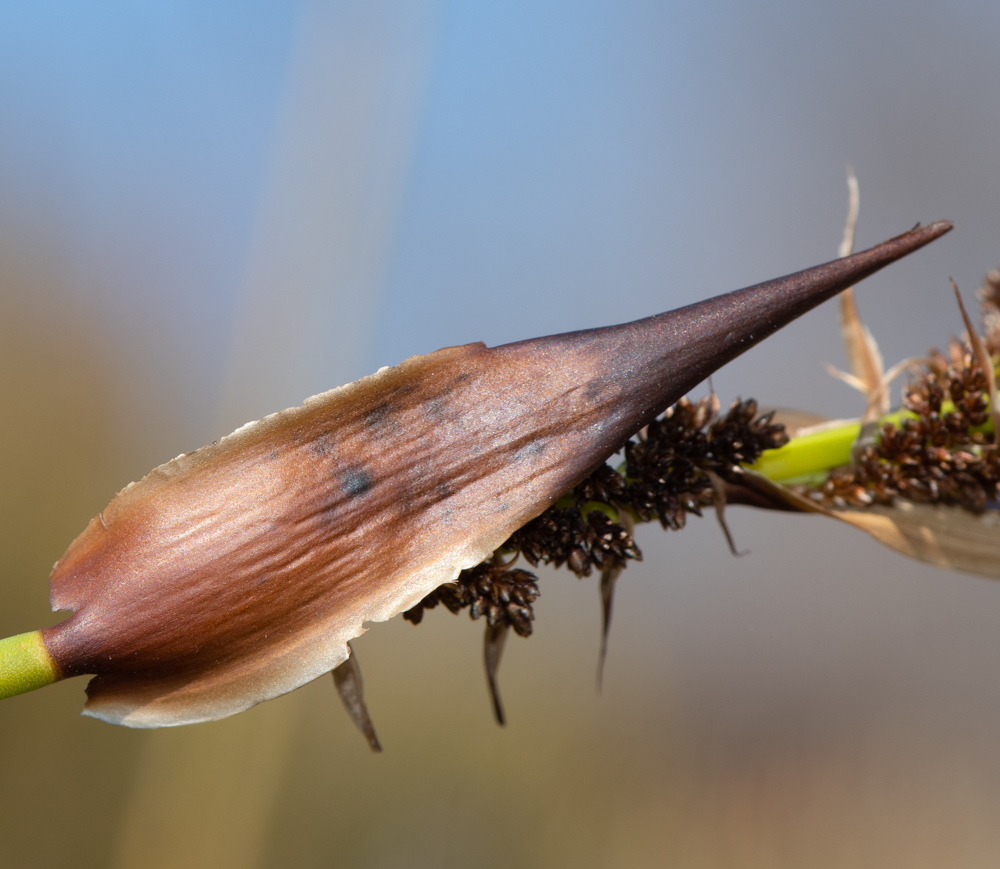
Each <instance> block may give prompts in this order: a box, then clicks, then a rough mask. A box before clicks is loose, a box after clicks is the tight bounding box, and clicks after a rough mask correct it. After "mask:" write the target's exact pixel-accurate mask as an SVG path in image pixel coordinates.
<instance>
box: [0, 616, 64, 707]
mask: <svg viewBox="0 0 1000 869" xmlns="http://www.w3.org/2000/svg"><path fill="white" fill-rule="evenodd" d="M61 678H62V673H60V672H59V665H58V664H56V662H55V661H54V660H52V656H51V655H50V654H49V650H48V649H46V648H45V643H44V642H43V641H42V632H41V631H32V632H31V633H28V634H18V635H17V636H16V637H7V638H6V639H3V640H0V700H2V699H3V698H5V697H13V696H14V695H15V694H23V693H24V692H25V691H34V690H35V689H36V688H43V687H44V686H46V685H51V684H52V683H53V682H58V681H59V680H60V679H61Z"/></svg>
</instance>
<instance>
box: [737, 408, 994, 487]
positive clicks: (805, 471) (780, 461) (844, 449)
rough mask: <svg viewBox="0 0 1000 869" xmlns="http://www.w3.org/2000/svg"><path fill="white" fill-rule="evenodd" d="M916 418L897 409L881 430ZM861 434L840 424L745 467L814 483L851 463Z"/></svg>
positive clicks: (988, 428)
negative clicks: (887, 424) (852, 452)
mask: <svg viewBox="0 0 1000 869" xmlns="http://www.w3.org/2000/svg"><path fill="white" fill-rule="evenodd" d="M954 409H955V405H954V404H952V403H951V402H950V401H945V402H942V404H941V413H942V414H945V413H950V412H952V411H953V410H954ZM916 418H917V415H916V414H915V413H912V412H910V411H908V410H900V411H897V412H896V413H890V414H889V415H888V416H883V417H882V419H881V420H880V427H881V426H882V425H884V424H885V423H887V422H891V423H892V424H893V425H894V426H896V427H897V428H898V427H899V426H900V425H901V424H902V422H903V420H905V419H916ZM970 431H972V432H986V433H989V432H992V431H993V424H992V422H990V421H987V422H986V423H985V424H984V425H981V426H976V427H974V428H972V429H970ZM860 433H861V420H851V421H850V422H845V423H844V424H843V425H838V426H835V427H833V428H826V429H823V430H821V431H816V432H812V433H810V434H806V435H802V437H796V438H792V439H791V440H790V441H789V442H788V443H787V444H785V445H784V446H783V447H779V448H778V449H776V450H764V452H763V453H761V456H760V458H759V459H758V460H757V461H756V462H755V463H754V464H752V465H749V466H748V467H749V468H750V469H751V470H753V471H757V473H759V474H763V475H764V476H765V477H767V478H768V479H771V480H774V481H775V482H776V483H785V484H787V485H791V484H794V483H813V482H816V481H817V478H820V477H825V476H826V474H827V473H829V471H831V470H832V469H833V468H839V467H840V466H841V465H846V464H848V463H849V462H850V461H851V447H852V446H853V445H854V442H855V441H856V440H857V438H858V435H859V434H860Z"/></svg>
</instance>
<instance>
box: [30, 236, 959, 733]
mask: <svg viewBox="0 0 1000 869" xmlns="http://www.w3.org/2000/svg"><path fill="white" fill-rule="evenodd" d="M950 228H951V227H950V224H947V223H943V222H942V223H936V224H932V225H931V226H928V227H924V228H920V229H917V230H914V231H913V232H910V233H907V234H906V235H903V236H900V237H899V238H897V239H893V240H891V241H889V242H885V243H884V244H882V245H879V246H877V247H875V248H872V249H871V250H870V251H865V252H863V253H860V254H856V255H855V256H852V257H849V258H846V259H843V260H838V261H835V262H832V263H828V264H826V265H824V266H819V267H817V268H815V269H810V270H807V271H804V272H799V273H797V274H794V275H790V276H788V277H786V278H781V279H778V280H776V281H771V282H768V283H766V284H761V285H758V286H756V287H751V288H747V289H744V290H738V291H736V292H735V293H730V294H728V295H725V296H719V297H717V298H715V299H711V300H708V301H706V302H702V303H699V304H697V305H692V306H689V307H687V308H683V309H680V310H678V311H674V312H671V313H667V314H662V315H659V316H657V317H651V318H648V319H645V320H639V321H636V322H634V323H628V324H625V325H622V326H613V327H608V328H604V329H594V330H589V331H584V332H576V333H570V334H566V335H557V336H552V337H548V338H540V339H535V340H532V341H524V342H519V343H516V344H509V345H505V346H502V347H498V348H495V349H487V348H486V347H485V346H484V345H482V344H469V345H465V346H462V347H454V348H448V349H445V350H439V351H437V352H436V353H432V354H430V355H428V356H422V357H414V358H412V359H409V360H407V361H406V362H404V363H402V364H401V365H399V366H396V367H394V368H391V369H383V370H382V371H380V372H378V373H377V374H375V375H373V376H371V377H367V378H364V379H362V380H360V381H357V382H355V383H352V384H349V385H347V386H344V387H341V388H340V389H336V390H333V391H331V392H327V393H323V394H322V395H319V396H316V397H314V398H312V399H309V400H308V401H307V402H306V403H305V404H304V405H303V406H302V407H298V408H293V409H291V410H287V411H284V412H282V413H278V414H274V415H273V416H270V417H267V418H265V419H263V420H260V421H259V422H256V423H251V424H249V425H247V426H244V427H243V428H241V429H239V430H238V431H236V432H234V433H233V434H232V435H230V436H229V437H227V438H224V439H223V440H222V441H220V442H219V443H217V444H213V445H212V446H208V447H205V448H203V449H201V450H198V451H196V452H194V453H190V454H187V455H184V456H180V457H178V458H177V459H174V460H173V461H172V462H169V463H167V464H165V465H162V466H161V467H159V468H157V469H156V470H154V471H153V472H152V473H151V474H149V475H148V476H147V477H145V478H144V479H143V480H141V481H140V482H138V483H134V484H132V485H130V486H128V487H127V488H126V489H124V490H123V491H122V492H120V493H119V494H118V495H117V496H116V497H115V499H114V500H113V501H112V502H111V503H110V504H109V505H108V507H107V508H106V509H105V510H104V511H103V512H102V513H101V514H100V515H99V516H98V517H97V518H95V519H94V520H92V521H91V523H90V525H89V526H88V527H87V529H86V530H85V531H84V532H83V534H81V535H80V536H79V537H78V538H77V539H76V540H75V541H74V542H73V544H72V545H71V546H70V548H69V550H68V551H67V552H66V554H65V555H64V556H63V558H62V559H61V560H60V561H59V563H58V564H57V565H56V567H55V568H54V570H53V573H52V577H51V585H52V605H53V607H54V608H57V609H70V610H73V611H74V615H73V616H72V617H71V618H70V619H68V620H67V621H65V622H63V623H61V624H59V625H57V626H55V627H54V628H50V629H48V630H47V631H46V632H45V641H46V644H47V646H48V648H49V650H50V651H51V653H52V655H53V657H54V658H55V659H56V660H57V661H58V662H59V664H60V666H61V667H62V668H63V670H64V671H65V672H66V673H67V674H82V673H96V674H98V675H97V678H96V679H95V680H93V681H92V682H91V684H90V686H89V687H88V694H89V697H90V699H89V702H88V707H87V711H88V712H89V713H90V714H93V715H96V716H97V717H101V718H105V719H106V720H109V721H114V722H117V723H124V724H129V725H133V726H160V725H166V724H181V723H188V722H194V721H201V720H207V719H212V718H219V717H222V716H225V715H229V714H232V713H234V712H238V711H240V710H242V709H245V708H247V707H249V706H252V705H254V704H255V703H258V702H260V701H262V700H265V699H269V698H270V697H274V696H276V695H278V694H281V693H283V692H285V691H289V690H292V689H293V688H295V687H297V686H299V685H301V684H304V683H305V682H307V681H309V680H311V679H314V678H316V677H317V676H319V675H321V674H323V673H325V672H327V671H329V670H331V669H333V668H334V667H336V666H337V665H338V664H340V663H341V662H342V661H344V660H345V658H346V655H347V649H346V642H347V641H348V640H350V639H352V638H354V637H356V636H359V635H360V634H361V633H363V631H364V629H363V627H362V625H363V623H364V622H369V621H384V620H385V619H388V618H391V617H392V616H393V615H395V614H397V613H399V612H401V611H402V610H404V609H407V608H408V607H410V606H411V605H413V604H414V603H416V602H417V601H418V600H419V599H420V598H422V597H423V596H424V595H425V594H427V593H428V592H429V591H431V590H433V589H434V588H436V587H437V586H438V585H440V584H442V583H444V582H448V581H450V580H452V579H454V578H455V577H456V576H457V574H458V573H459V571H461V570H462V569H464V568H467V567H471V566H473V565H475V564H477V563H478V562H479V561H481V560H482V559H483V558H484V557H486V556H488V555H489V554H490V553H491V552H492V551H493V550H494V549H495V548H496V547H497V546H499V545H500V544H501V543H502V542H503V541H504V540H505V539H506V538H507V537H508V536H509V535H510V534H511V533H512V532H513V531H514V530H515V529H516V528H518V527H520V526H521V525H522V524H524V523H525V522H526V521H528V520H529V519H531V518H533V517H534V516H536V515H538V514H539V513H540V512H542V511H543V510H544V509H545V508H546V507H548V506H549V505H550V504H551V503H552V502H553V501H555V500H557V499H558V498H559V497H560V496H561V495H562V494H563V493H565V492H566V491H567V490H568V489H569V488H571V487H572V486H573V485H574V484H575V483H576V482H578V481H579V480H580V479H582V478H583V477H584V476H585V475H586V474H587V473H588V472H589V471H590V470H592V469H593V468H594V467H595V466H596V465H598V464H599V463H601V462H603V461H604V460H605V459H606V458H607V457H608V456H609V455H611V454H612V453H613V452H615V451H616V450H617V449H618V448H619V447H620V445H621V444H622V442H623V441H624V440H625V439H626V438H627V437H629V436H630V435H631V434H633V433H634V432H635V431H636V430H638V429H639V428H640V427H641V426H642V425H644V424H645V423H647V422H648V421H650V420H651V419H652V418H654V417H655V416H656V415H657V414H658V413H660V412H661V411H662V410H664V409H665V408H666V407H667V406H669V405H670V404H672V403H673V402H675V401H676V400H677V399H679V398H680V397H681V396H683V395H684V394H685V393H686V392H687V391H688V390H689V389H691V388H692V387H694V386H695V385H696V384H697V383H699V382H700V381H701V380H703V379H704V378H705V377H706V376H707V375H708V374H710V373H711V372H712V371H714V370H715V369H717V368H718V367H720V366H721V365H723V364H725V363H726V362H728V361H729V360H730V359H732V358H734V357H735V356H737V355H739V354H740V353H741V352H743V351H744V350H745V349H747V348H749V347H750V346H752V345H753V344H755V343H757V342H758V341H760V340H762V339H763V338H765V337H766V336H767V335H769V334H771V333H772V332H774V331H775V330H776V329H778V328H780V327H781V326H782V325H784V324H785V323H787V322H789V321H790V320H792V319H794V318H795V317H797V316H799V315H800V314H802V313H804V312H805V311H806V310H808V309H809V308H811V307H813V306H815V305H816V304H819V303H820V302H822V301H824V300H825V299H827V298H829V297H830V296H832V295H834V294H835V293H837V292H839V291H840V290H842V289H844V288H845V287H847V286H850V285H851V284H853V283H855V282H857V281H858V280H861V279H862V278H864V277H866V276H867V275H869V274H871V273H872V272H874V271H876V270H878V269H879V268H881V267H882V266H884V265H886V264H888V263H889V262H892V261H893V260H895V259H898V258H899V257H901V256H903V255H905V254H907V253H909V252H911V251H913V250H916V249H917V248H919V247H921V246H922V245H924V244H926V243H927V242H929V241H931V240H933V239H934V238H937V237H938V236H940V235H942V234H944V233H945V232H947V231H948V230H949V229H950Z"/></svg>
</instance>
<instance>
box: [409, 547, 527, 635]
mask: <svg viewBox="0 0 1000 869" xmlns="http://www.w3.org/2000/svg"><path fill="white" fill-rule="evenodd" d="M537 597H538V580H537V577H535V576H534V574H531V573H529V572H528V571H527V570H518V569H516V568H512V567H510V566H509V565H507V564H504V563H500V562H495V561H484V562H483V563H482V564H478V565H476V566H475V567H473V568H471V569H470V570H463V571H462V572H461V574H459V577H458V579H457V580H456V581H455V582H449V583H448V584H447V585H442V586H440V587H439V588H436V589H435V590H434V591H432V592H431V593H430V594H429V595H427V597H425V598H424V599H423V600H422V601H420V603H418V604H417V605H416V606H415V607H413V608H412V609H409V610H407V611H406V612H405V613H403V618H404V619H406V620H407V621H411V622H413V624H415V625H418V624H420V621H421V619H423V617H424V610H430V609H434V607H436V606H437V605H438V604H443V605H444V606H445V607H446V608H447V609H449V610H451V612H453V613H460V612H461V611H462V610H463V609H468V610H469V615H470V616H471V617H472V618H473V619H478V618H481V617H482V616H486V621H487V623H488V624H489V626H490V627H497V626H499V625H504V624H506V625H508V626H510V627H512V628H513V629H514V630H515V631H516V632H517V633H518V634H520V635H521V636H522V637H527V636H530V635H531V629H532V624H531V623H532V621H533V620H534V618H535V613H534V610H533V609H532V607H531V605H532V604H533V603H534V602H535V599H536V598H537Z"/></svg>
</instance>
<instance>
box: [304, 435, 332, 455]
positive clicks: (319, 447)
mask: <svg viewBox="0 0 1000 869" xmlns="http://www.w3.org/2000/svg"><path fill="white" fill-rule="evenodd" d="M331 441H332V438H331V437H330V435H327V434H323V435H320V436H319V437H318V438H316V439H315V440H314V441H313V442H312V443H311V444H310V445H309V447H310V449H311V450H312V451H313V452H314V453H315V454H316V455H317V456H325V455H326V454H327V453H329V452H330V450H331V448H332V446H333V444H332V443H331Z"/></svg>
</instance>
